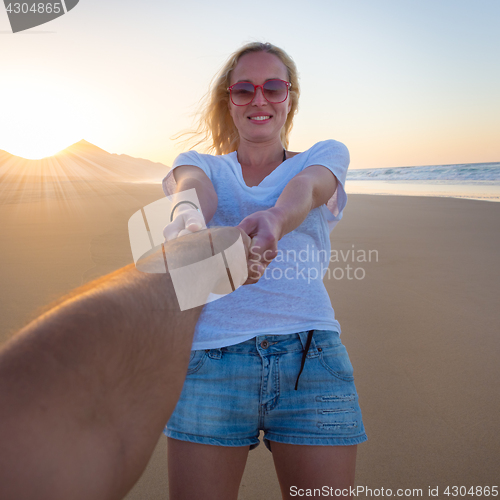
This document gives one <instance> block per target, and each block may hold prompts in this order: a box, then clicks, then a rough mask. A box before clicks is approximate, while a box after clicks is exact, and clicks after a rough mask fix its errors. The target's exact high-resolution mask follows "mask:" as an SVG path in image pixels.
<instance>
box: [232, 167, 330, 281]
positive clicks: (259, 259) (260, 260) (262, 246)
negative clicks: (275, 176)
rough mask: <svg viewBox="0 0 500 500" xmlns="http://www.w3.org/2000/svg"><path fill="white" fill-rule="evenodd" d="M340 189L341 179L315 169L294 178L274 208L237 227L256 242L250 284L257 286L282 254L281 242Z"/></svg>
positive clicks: (325, 169) (250, 217) (311, 168)
mask: <svg viewBox="0 0 500 500" xmlns="http://www.w3.org/2000/svg"><path fill="white" fill-rule="evenodd" d="M336 189H337V178H336V177H335V175H334V174H333V173H332V172H331V171H330V170H329V169H327V168H326V167H324V166H322V165H311V166H309V167H307V168H305V169H304V170H303V171H302V172H300V173H299V174H297V175H296V176H295V177H293V178H292V179H291V180H290V181H289V182H288V184H287V185H286V186H285V188H284V189H283V192H282V193H281V195H280V196H279V198H278V200H277V201H276V204H275V206H274V207H272V208H269V209H268V210H261V211H259V212H255V213H253V214H252V215H249V216H248V217H245V218H244V219H243V220H242V221H241V223H240V224H238V226H237V227H239V228H240V229H242V230H243V231H245V233H246V234H248V235H249V236H250V237H251V238H252V242H251V245H250V255H249V271H248V276H249V277H248V280H247V282H246V284H250V283H256V282H257V281H258V280H259V278H260V277H261V276H262V274H263V273H264V271H265V269H266V267H267V266H268V265H269V264H270V262H271V261H272V260H273V259H274V258H275V257H276V255H277V253H278V241H279V240H280V239H281V238H282V237H283V236H285V234H287V233H289V232H290V231H293V230H294V229H295V228H297V227H298V226H300V224H302V222H304V219H305V218H306V217H307V214H308V213H309V212H310V211H311V210H312V209H313V208H317V207H319V206H321V205H323V204H325V203H326V202H327V201H328V200H329V199H330V198H331V197H332V196H333V195H334V193H335V190H336Z"/></svg>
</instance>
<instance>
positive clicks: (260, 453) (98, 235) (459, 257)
mask: <svg viewBox="0 0 500 500" xmlns="http://www.w3.org/2000/svg"><path fill="white" fill-rule="evenodd" d="M82 189H83V188H82ZM162 197H163V193H162V191H161V187H160V186H159V185H145V184H144V185H132V184H122V185H119V186H116V185H115V187H113V188H110V187H109V186H108V187H103V186H102V185H101V186H99V187H98V186H95V189H94V188H92V189H89V186H88V185H87V186H86V187H85V192H83V191H82V192H80V193H74V194H73V195H72V197H70V199H66V200H64V198H61V197H60V196H55V195H54V196H52V197H49V198H44V197H39V196H38V197H35V198H36V199H30V197H29V196H27V195H24V196H23V197H22V198H21V199H18V200H14V199H10V200H9V203H8V204H0V221H1V222H0V228H1V231H0V253H1V256H2V266H1V268H0V281H1V283H2V287H1V289H0V342H2V343H3V342H5V341H6V340H7V339H8V338H9V337H10V336H11V335H12V334H13V333H14V332H15V331H16V329H18V328H20V327H21V326H22V325H23V324H25V322H26V321H27V320H28V319H29V318H32V317H33V316H34V315H35V314H36V311H37V310H38V308H40V307H42V306H44V305H45V304H47V303H48V302H50V301H51V300H54V299H55V298H57V297H58V296H59V295H61V294H62V293H65V292H67V291H69V290H71V289H73V288H75V287H77V286H79V285H81V284H83V283H86V282H88V281H90V280H92V279H94V278H96V277H98V276H102V275H104V274H107V273H109V272H111V271H113V270H115V269H118V268H120V267H122V266H124V265H127V264H129V263H131V262H132V256H131V252H130V245H129V241H128V232H127V221H128V219H129V217H130V216H131V215H132V214H133V213H134V212H135V211H137V210H139V209H140V208H141V207H142V206H144V205H146V204H148V203H151V202H153V201H155V200H157V199H160V198H162ZM331 236H332V249H333V250H337V251H338V255H339V260H338V261H337V262H332V263H331V265H330V270H331V273H330V277H329V278H328V277H327V278H326V279H325V284H326V287H327V289H328V291H329V294H330V297H331V300H332V304H333V307H334V309H335V312H336V316H337V318H338V319H339V321H340V324H341V326H342V340H343V342H344V344H345V345H346V346H347V349H348V352H349V354H350V357H351V361H352V363H353V365H354V370H355V372H354V374H355V378H356V385H357V388H358V393H359V396H360V404H361V408H362V411H363V418H364V422H365V427H366V431H367V434H368V437H369V440H368V442H366V443H363V444H362V445H360V446H359V448H358V467H357V474H356V485H359V486H365V487H369V488H372V489H373V490H375V489H377V488H382V487H383V488H384V489H387V488H391V489H392V490H393V496H395V495H396V489H397V488H403V489H407V488H421V489H422V490H423V497H429V496H428V487H429V486H431V487H432V488H435V487H436V486H439V498H448V497H446V496H445V495H443V491H444V488H445V487H446V486H448V485H450V486H453V485H457V486H467V487H468V488H469V487H470V486H478V485H482V486H486V485H490V486H492V485H494V484H498V481H499V479H500V476H499V473H498V471H499V470H500V453H499V450H500V432H499V431H500V425H499V423H498V415H499V414H500V397H499V396H500V395H499V389H498V387H499V382H500V363H499V362H498V359H500V340H499V339H498V332H499V330H500V328H499V326H500V321H499V320H500V312H499V307H498V297H499V296H500V294H499V291H500V290H499V289H500V270H499V269H500V267H499V266H498V254H499V250H498V249H499V248H500V204H498V203H488V202H483V201H475V200H460V199H451V198H430V197H419V196H416V197H404V196H370V195H354V194H352V195H349V202H348V205H347V209H346V211H345V214H344V219H343V220H342V221H341V222H340V223H339V224H338V226H337V228H336V229H335V230H334V231H333V233H332V235H331ZM353 245H354V246H353ZM341 250H342V252H343V253H341V252H340V251H341ZM353 250H354V257H355V258H354V262H353V261H352V255H353V253H352V251H353ZM370 250H372V252H371V254H369V251H370ZM348 251H349V254H348V253H347V252H348ZM363 252H365V254H366V260H368V258H369V257H368V256H369V255H370V257H371V261H367V262H360V261H359V259H360V258H361V256H362V255H363ZM347 266H350V271H349V270H348V268H347ZM349 276H350V278H351V279H349ZM166 444H167V439H166V438H165V436H161V437H159V442H158V445H157V448H156V450H155V454H154V455H153V457H152V459H151V461H150V463H149V465H148V468H147V469H146V471H145V473H144V475H143V477H142V478H141V480H140V481H139V482H138V483H137V485H136V486H135V488H134V489H133V490H132V491H131V492H130V493H129V494H128V495H127V497H126V498H127V500H132V499H134V500H144V499H151V500H152V499H158V500H160V499H167V498H168V493H167V491H168V482H167V460H166V451H167V449H166ZM373 496H375V495H373ZM200 497H203V494H202V492H200ZM359 497H360V498H363V497H365V495H360V496H359ZM239 498H240V499H242V500H243V499H245V500H247V499H248V500H250V499H259V500H260V499H264V498H265V499H280V498H281V495H280V490H279V485H278V482H277V478H276V474H275V471H274V465H273V461H272V455H271V453H269V452H268V451H267V449H266V448H265V447H264V445H263V444H261V445H260V446H259V447H258V448H257V449H255V450H253V451H252V452H251V453H250V454H249V458H248V463H247V467H246V469H245V474H244V477H243V481H242V484H241V487H240V495H239Z"/></svg>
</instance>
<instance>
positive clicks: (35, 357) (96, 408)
mask: <svg viewBox="0 0 500 500" xmlns="http://www.w3.org/2000/svg"><path fill="white" fill-rule="evenodd" d="M211 232H212V239H213V240H214V242H216V243H217V244H218V245H220V246H221V247H225V246H227V245H225V243H224V240H225V239H226V240H227V241H228V242H229V243H231V242H233V240H236V236H239V235H240V231H238V230H237V229H235V228H217V229H212V230H211ZM242 236H243V240H244V244H245V247H246V248H247V247H248V243H249V239H248V237H246V235H243V234H242ZM202 237H203V235H202V232H200V233H197V234H195V235H191V236H190V237H189V238H190V240H189V241H190V247H189V248H185V245H184V241H185V240H183V238H180V239H177V240H174V241H172V242H169V243H168V244H167V245H165V249H166V252H172V253H173V254H175V255H176V256H178V255H184V254H187V253H190V254H191V257H193V255H192V252H193V241H196V238H202ZM194 247H195V249H196V245H195V246H194ZM159 252H162V250H161V249H160V250H159ZM157 257H158V255H152V256H151V257H150V258H151V259H153V260H154V259H156V258H157ZM203 257H204V256H202V255H200V259H201V258H203ZM160 258H161V259H163V255H160ZM200 259H199V260H200ZM143 268H144V267H143ZM200 312H201V307H198V308H196V309H190V310H187V311H183V312H181V311H180V309H179V305H178V303H177V299H176V296H175V290H174V288H173V285H172V281H171V279H170V274H169V273H166V274H165V273H163V274H146V273H143V272H139V271H137V270H136V268H135V267H134V266H133V265H130V266H127V267H125V268H122V269H120V270H118V271H116V272H114V273H111V274H109V275H107V276H105V277H103V278H100V279H98V280H96V281H94V282H92V283H90V284H89V285H86V286H84V287H82V288H81V289H79V290H78V291H77V293H73V294H72V295H71V296H70V297H69V298H68V299H67V300H63V301H61V303H60V304H59V305H58V306H57V307H56V308H54V309H52V310H50V311H48V312H47V313H45V314H44V315H43V316H42V317H40V318H38V319H36V320H35V321H33V322H31V323H30V324H29V325H27V326H26V327H25V328H23V329H22V330H21V331H20V332H19V333H18V334H17V335H16V336H15V337H14V338H13V339H12V340H11V341H10V342H9V343H8V344H7V345H6V346H5V347H4V348H3V349H2V351H1V352H0V498H2V500H11V499H12V500H19V499H36V500H44V499H47V500H59V499H61V500H68V499H71V500H79V499H82V500H89V499H92V500H99V499H106V500H108V499H118V498H123V496H124V495H125V494H126V493H127V492H128V491H129V490H130V489H131V488H132V486H133V485H134V483H135V482H136V481H137V480H138V479H139V477H140V475H141V474H142V472H143V470H144V468H145V467H146V465H147V463H148V460H149V458H150V457H151V454H152V452H153V450H154V447H155V446H156V444H157V442H158V438H159V436H160V435H161V432H162V429H163V427H164V426H165V424H166V422H167V421H168V419H169V417H170V415H171V413H172V411H173V410H174V408H175V405H176V403H177V399H178V397H179V395H180V392H181V390H182V385H183V383H184V378H185V374H186V370H187V365H188V362H189V353H190V350H191V345H192V339H193V332H194V328H195V325H196V322H197V319H198V316H199V314H200Z"/></svg>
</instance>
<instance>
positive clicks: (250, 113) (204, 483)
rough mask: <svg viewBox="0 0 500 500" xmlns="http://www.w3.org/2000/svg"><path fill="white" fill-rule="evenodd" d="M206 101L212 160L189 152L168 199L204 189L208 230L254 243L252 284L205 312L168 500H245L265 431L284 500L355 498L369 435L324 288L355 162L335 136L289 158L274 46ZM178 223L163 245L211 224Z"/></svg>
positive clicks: (221, 80) (190, 212)
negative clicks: (321, 495)
mask: <svg viewBox="0 0 500 500" xmlns="http://www.w3.org/2000/svg"><path fill="white" fill-rule="evenodd" d="M209 95H210V102H209V104H208V106H207V108H206V111H205V115H204V118H203V119H204V121H203V122H202V126H201V128H200V130H203V127H204V130H205V132H206V133H207V134H206V135H207V137H210V139H211V141H212V144H213V147H212V150H213V151H215V153H216V155H215V156H212V155H208V154H203V155H202V154H198V153H197V152H195V151H188V152H187V153H182V154H181V155H179V156H178V157H177V159H176V160H175V162H174V164H173V168H172V170H171V171H170V172H169V174H168V175H167V177H166V178H165V179H164V181H163V187H164V191H165V193H166V194H167V195H171V194H172V193H173V192H180V191H184V190H187V189H191V188H195V189H196V192H197V195H198V199H199V201H200V205H201V207H200V209H201V213H202V214H203V217H204V220H205V221H206V223H207V226H208V227H211V226H218V225H224V226H238V227H240V228H241V229H243V230H244V231H245V232H246V233H247V234H248V235H249V236H250V237H251V238H252V248H251V259H252V261H250V264H251V265H250V266H249V278H248V280H247V282H246V284H247V285H248V286H243V287H240V288H239V289H237V290H236V291H235V292H233V293H232V294H230V295H227V296H224V297H223V298H221V299H219V300H215V301H213V302H210V303H208V304H207V305H206V306H205V307H204V309H203V311H202V313H201V315H200V319H199V321H198V323H197V326H196V330H195V337H194V342H193V351H192V352H191V360H190V364H189V369H188V374H187V378H186V381H185V384H184V388H183V392H182V394H181V397H180V400H179V402H178V404H177V407H176V409H175V411H174V413H173V415H172V417H171V418H170V420H169V422H168V424H167V426H166V428H165V431H164V432H165V434H166V435H167V436H168V438H169V440H168V462H169V484H170V498H171V500H179V499H190V500H192V499H194V498H204V499H212V498H213V499H217V500H221V499H228V500H229V499H236V498H237V496H238V488H239V485H240V481H241V477H242V475H243V471H244V467H245V463H246V460H247V456H248V452H249V450H250V449H253V448H255V447H256V446H257V445H258V444H259V439H258V436H259V431H260V430H262V431H264V442H265V444H266V446H267V447H268V449H269V450H270V451H272V454H273V460H274V463H275V467H276V472H277V475H278V479H279V482H280V486H281V490H282V495H283V498H292V496H296V492H297V489H298V488H304V489H307V488H311V489H312V488H322V487H325V486H326V487H329V488H333V489H334V490H335V489H340V490H342V489H344V490H345V489H347V491H344V493H348V490H349V486H352V485H353V484H354V472H355V462H356V447H357V444H359V443H361V442H363V441H365V440H366V439H367V438H366V434H365V431H364V427H363V422H362V418H361V411H360V409H359V405H358V397H357V393H356V388H355V386H354V379H353V376H352V366H351V363H350V361H349V357H348V355H347V352H346V350H345V348H344V346H343V345H342V343H341V341H340V338H339V334H340V325H339V323H338V321H337V320H336V319H335V315H334V311H333V309H332V306H331V302H330V299H329V297H328V294H327V292H326V289H325V287H324V285H323V281H322V280H323V276H324V273H325V272H326V269H327V267H328V263H329V255H330V240H329V232H330V231H331V230H332V229H333V227H334V226H335V224H336V223H337V222H338V221H339V220H340V218H341V217H342V210H343V208H344V206H345V204H346V201H347V196H346V194H345V191H344V182H345V176H346V171H347V167H348V164H349V153H348V151H347V149H346V148H345V146H344V145H343V144H341V143H339V142H337V141H332V140H330V141H322V142H319V143H317V144H315V145H314V146H312V147H311V148H310V149H309V150H307V151H305V152H303V153H292V152H290V151H287V146H288V135H289V132H290V130H291V128H292V121H293V115H294V114H295V112H296V111H297V106H298V98H299V84H298V77H297V70H296V67H295V64H294V63H293V61H292V60H291V58H290V57H289V56H288V55H287V54H286V53H285V52H284V51H283V50H281V49H279V48H277V47H275V46H273V45H271V44H261V43H251V44H248V45H245V46H244V47H242V48H241V49H240V50H238V51H237V52H236V53H234V54H233V55H232V56H231V57H230V59H229V60H228V62H227V63H226V65H225V66H224V67H223V69H222V71H221V73H220V75H219V77H218V79H217V80H216V81H215V84H214V87H213V89H212V91H211V93H210V94H209ZM203 124H204V125H203ZM173 217H174V219H173V222H172V223H171V224H169V225H168V226H167V227H166V228H165V230H164V234H165V237H166V239H171V238H175V237H177V236H179V235H181V236H182V234H185V233H186V232H189V231H196V230H199V229H201V227H202V226H203V218H202V215H201V214H200V213H199V212H198V211H197V210H196V208H194V207H193V206H191V205H190V204H188V203H185V204H181V205H179V206H178V207H177V208H176V209H175V211H174V213H173ZM299 376H300V384H299ZM294 493H295V495H294Z"/></svg>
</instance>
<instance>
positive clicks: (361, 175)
mask: <svg viewBox="0 0 500 500" xmlns="http://www.w3.org/2000/svg"><path fill="white" fill-rule="evenodd" d="M347 179H351V180H378V181H384V180H387V181H412V180H440V181H457V182H463V181H469V182H474V181H490V182H500V162H495V163H464V164H457V165H427V166H423V167H392V168H371V169H358V170H349V171H348V173H347Z"/></svg>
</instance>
